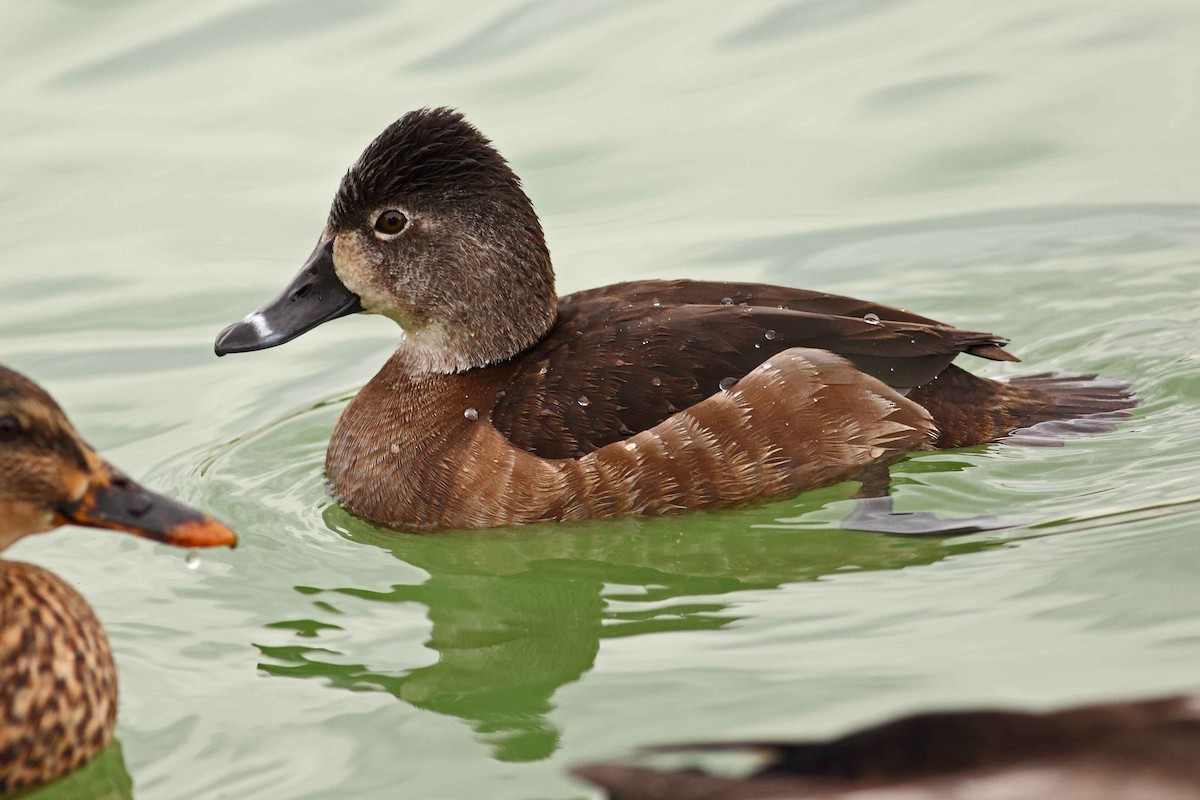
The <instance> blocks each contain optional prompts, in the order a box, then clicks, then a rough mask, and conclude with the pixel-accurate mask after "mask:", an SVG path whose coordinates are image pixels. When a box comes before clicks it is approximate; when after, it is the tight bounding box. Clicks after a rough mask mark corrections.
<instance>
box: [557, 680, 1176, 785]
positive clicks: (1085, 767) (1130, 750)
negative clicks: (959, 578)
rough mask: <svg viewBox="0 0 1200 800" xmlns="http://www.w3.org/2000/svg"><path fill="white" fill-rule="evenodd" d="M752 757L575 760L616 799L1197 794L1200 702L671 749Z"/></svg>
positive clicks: (923, 720)
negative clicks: (672, 761) (691, 765)
mask: <svg viewBox="0 0 1200 800" xmlns="http://www.w3.org/2000/svg"><path fill="white" fill-rule="evenodd" d="M652 750H653V751H658V752H673V753H679V752H686V751H696V752H710V753H712V752H716V753H732V752H751V753H754V754H756V755H758V757H759V759H760V766H759V768H758V769H756V770H754V771H752V772H751V773H749V774H747V775H744V776H734V775H729V774H723V775H722V774H714V773H711V772H707V771H705V770H701V769H655V768H651V767H642V766H632V765H629V764H625V763H601V764H591V765H585V766H580V767H576V768H575V769H574V770H572V771H573V772H574V774H575V775H576V776H577V777H579V778H582V779H583V780H585V781H588V782H589V783H592V784H593V785H596V786H598V787H600V788H601V789H602V790H603V791H604V792H605V795H606V796H607V797H608V798H609V800H700V798H703V800H743V799H744V800H749V798H768V797H769V798H774V799H775V800H800V798H823V799H824V800H838V799H839V798H844V799H845V800H851V798H860V799H861V800H867V798H870V800H937V798H943V799H945V800H949V798H954V800H991V798H1000V797H1003V798H1005V800H1067V798H1079V800H1083V799H1084V798H1086V800H1127V799H1128V798H1134V797H1154V798H1159V800H1169V799H1170V798H1178V800H1183V798H1189V799H1194V798H1196V797H1200V698H1198V697H1197V696H1195V695H1187V694H1184V695H1176V696H1169V697H1158V698H1153V699H1149V700H1123V701H1118V702H1110V703H1098V704H1089V705H1082V706H1075V707H1071V708H1066V709H1062V710H1058V711H1052V712H1046V713H1034V712H1024V711H1012V710H1007V709H970V710H964V711H947V712H937V713H923V714H914V715H910V716H906V717H902V718H899V719H896V720H893V721H891V722H887V723H884V724H881V725H876V726H873V727H868V728H863V729H861V730H857V731H854V732H852V733H849V734H847V735H845V736H841V737H838V738H835V739H830V740H827V741H819V742H786V741H775V742H721V743H709V744H699V745H670V746H666V747H660V748H652Z"/></svg>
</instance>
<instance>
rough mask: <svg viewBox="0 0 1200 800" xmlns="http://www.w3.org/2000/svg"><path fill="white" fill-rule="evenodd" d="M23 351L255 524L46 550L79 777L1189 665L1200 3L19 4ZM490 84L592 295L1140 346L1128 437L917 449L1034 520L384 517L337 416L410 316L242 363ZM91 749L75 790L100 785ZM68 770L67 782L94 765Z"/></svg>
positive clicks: (1095, 693)
mask: <svg viewBox="0 0 1200 800" xmlns="http://www.w3.org/2000/svg"><path fill="white" fill-rule="evenodd" d="M0 19H2V20H3V21H4V24H3V25H0V175H3V176H4V177H3V180H0V212H2V214H0V220H2V221H0V297H3V299H4V304H3V308H4V314H3V315H2V316H0V348H2V349H0V361H2V362H3V363H5V364H8V365H10V366H12V367H14V368H17V369H19V370H21V371H24V372H26V373H28V374H29V375H31V376H32V377H35V378H36V379H38V380H39V381H41V382H42V383H43V384H44V385H46V386H47V387H48V388H49V389H50V390H51V391H52V392H53V393H54V394H55V395H56V396H57V397H58V398H59V399H60V400H61V401H62V403H63V404H64V405H65V406H66V407H67V408H68V409H69V410H70V413H71V415H72V418H73V419H74V421H75V422H76V424H77V425H78V426H79V427H80V428H81V429H82V431H83V432H84V434H85V435H86V436H87V437H88V438H89V439H90V440H91V441H92V442H93V443H94V444H96V445H97V446H98V447H100V448H101V449H103V450H104V451H105V452H106V453H108V454H109V455H110V456H111V457H112V459H113V460H114V461H115V462H117V463H118V464H120V465H122V466H123V467H124V468H125V469H127V470H128V471H130V472H132V473H134V474H135V475H139V476H142V477H144V478H145V479H146V480H147V481H148V482H149V483H151V484H152V485H154V486H156V487H158V488H160V489H163V490H165V491H168V492H170V493H172V494H174V495H176V496H178V497H181V498H183V499H186V500H188V501H191V502H193V503H196V504H198V505H201V506H203V507H205V508H207V509H209V510H211V511H212V512H213V513H215V514H217V515H219V516H221V517H222V518H224V519H225V520H227V521H228V522H229V523H231V525H232V526H233V527H234V528H236V529H237V530H238V531H239V532H240V534H241V536H242V545H241V547H239V548H238V549H237V550H236V551H234V552H206V553H204V555H203V564H202V566H201V567H200V568H199V569H198V570H195V571H191V570H188V569H187V568H186V567H185V564H184V557H183V553H181V552H178V551H174V550H171V549H169V548H166V547H164V546H159V545H154V544H152V543H149V542H146V541H142V540H137V539H133V538H131V537H123V536H118V535H113V534H105V533H101V532H85V531H80V530H64V531H61V532H57V533H54V534H50V535H46V536H42V537H38V538H36V539H34V540H29V541H25V542H22V543H21V544H19V545H18V546H17V547H15V548H13V551H12V553H11V555H12V556H13V557H17V558H22V559H26V560H30V561H35V562H38V563H40V564H43V565H46V566H49V567H51V568H52V569H54V570H55V571H56V572H58V573H59V574H60V575H62V576H64V577H65V578H66V579H67V580H69V581H70V582H72V583H73V584H75V585H77V586H78V587H79V588H80V589H81V590H82V591H83V593H84V594H85V596H86V597H87V598H88V599H89V600H90V601H91V603H92V604H93V606H94V607H95V608H96V610H97V612H98V613H99V615H100V617H101V618H102V619H103V620H104V622H105V624H106V626H107V628H108V631H109V635H110V638H111V639H112V642H113V645H114V648H115V650H116V657H117V662H118V666H119V669H120V677H121V691H122V696H121V714H120V724H119V728H118V738H119V741H120V749H119V750H113V751H110V752H109V753H108V754H106V756H105V759H104V761H102V762H100V763H99V764H97V765H95V768H93V769H89V770H88V771H87V772H86V773H83V774H81V775H79V776H77V778H76V779H75V782H74V785H73V786H71V785H64V786H62V787H56V788H55V789H52V790H50V791H49V792H47V793H46V794H45V796H46V797H50V796H55V795H56V794H57V795H58V796H64V797H65V796H93V795H96V794H98V793H100V792H101V791H105V792H110V793H111V795H112V796H116V797H120V796H123V795H126V794H128V792H129V789H128V784H129V782H130V781H131V782H132V786H133V789H132V793H133V795H134V796H136V797H138V798H192V797H204V798H215V797H229V798H242V797H272V798H273V797H278V798H316V797H330V798H332V797H355V798H392V797H397V796H403V797H413V798H483V797H486V798H500V799H505V798H512V799H513V800H516V799H518V798H521V799H524V798H539V799H540V800H547V799H550V798H553V799H554V800H567V798H585V797H589V796H592V795H590V794H589V790H588V789H587V788H586V787H584V786H582V785H580V784H577V783H574V782H573V781H571V780H570V779H569V778H568V777H567V776H566V769H567V767H568V766H569V765H571V764H576V763H580V762H585V761H590V760H596V759H603V758H612V757H619V756H624V755H627V754H629V753H630V752H631V751H632V750H633V749H634V748H636V747H637V746H639V745H643V744H651V743H660V742H666V741H672V740H680V739H689V740H695V739H706V738H728V737H760V736H817V735H825V734H828V733H833V732H837V731H842V730H845V729H847V728H848V727H850V726H852V725H856V724H861V723H865V722H873V721H878V720H881V719H883V718H885V717H888V716H890V715H893V714H896V713H901V712H905V711H910V710H913V709H919V708H921V709H923V708H932V707H954V706H961V705H964V704H976V703H989V704H991V703H1001V704H1011V705H1020V706H1028V707H1046V706H1053V705H1058V704H1063V703H1068V702H1073V701H1082V700H1092V699H1099V698H1110V697H1119V696H1127V695H1146V694H1153V693H1161V692H1166V691H1174V690H1178V689H1181V688H1186V687H1195V686H1196V685H1197V674H1196V664H1197V663H1198V662H1200V581H1198V580H1197V571H1198V569H1200V538H1198V530H1200V480H1198V479H1200V466H1198V464H1197V458H1198V456H1200V101H1198V98H1200V49H1198V48H1197V47H1196V46H1195V43H1196V42H1197V41H1200V8H1197V6H1196V4H1195V3H1194V2H1191V1H1190V0H1180V2H1170V1H1169V0H1156V1H1155V2H1142V3H1137V4H1134V3H1124V2H1094V1H1093V0H1088V1H1087V2H1084V1H1083V0H1078V1H1076V2H1055V3H1048V2H1038V1H1036V0H1022V1H1019V2H1010V3H994V2H985V1H984V0H977V1H976V2H953V1H952V0H942V1H938V0H927V1H924V2H922V1H919V0H908V1H905V0H805V1H802V2H763V3H745V4H731V3H694V2H683V1H682V0H680V2H636V3H635V2H628V3H618V2H603V1H601V0H571V1H570V2H567V0H562V1H561V2H555V1H553V0H532V1H528V2H523V3H516V2H504V3H482V2H480V3H473V4H470V3H468V4H463V3H456V4H447V3H439V4H432V3H414V2H404V3H386V2H382V1H379V2H377V1H375V0H347V1H344V2H340V3H330V2H326V0H297V1H295V2H283V0H267V1H266V2H256V3H249V2H230V0H224V2H212V3H185V2H181V1H180V0H142V1H141V2H124V1H122V0H96V1H95V2H66V1H65V0H61V1H60V2H50V0H45V2H26V1H25V0H0ZM442 104H449V105H454V106H457V107H459V108H461V109H462V110H463V111H465V112H466V113H467V114H468V116H469V118H471V119H472V120H474V121H475V122H476V123H477V124H479V125H480V126H481V127H482V128H483V129H484V130H485V131H486V132H487V133H488V134H489V135H490V136H491V137H493V138H494V139H495V141H496V142H497V143H498V145H499V146H500V147H501V149H502V151H503V152H504V153H505V154H506V155H507V156H508V157H509V158H510V160H511V161H512V163H513V164H514V166H515V167H516V169H517V171H518V172H519V173H520V174H521V175H522V176H523V178H524V179H525V183H526V187H527V189H528V191H529V193H530V194H531V196H532V197H533V199H534V202H535V203H536V205H537V207H538V209H539V212H540V213H541V215H542V219H543V222H544V225H545V228H546V232H547V235H548V238H549V242H550V245H551V248H552V251H553V254H554V257H555V262H556V265H557V269H558V274H559V283H560V287H561V288H562V289H563V290H564V291H571V290H575V289H581V288H586V287H590V286H594V285H599V284H601V283H607V282H611V281H616V280H621V279H631V278H651V277H698V278H734V279H742V280H762V281H771V282H777V283H783V284H789V285H797V286H804V287H808V288H819V289H825V290H830V291H835V292H842V293H847V294H854V295H859V296H864V297H870V298H873V299H877V300H880V301H883V302H888V303H893V304H896V305H901V306H905V307H908V308H912V309H914V310H917V311H919V312H920V313H924V314H928V315H931V316H933V317H936V318H939V319H943V320H945V321H947V322H951V323H956V324H959V325H961V326H964V327H967V328H972V329H983V330H995V331H997V332H999V333H1003V334H1005V335H1007V336H1010V337H1011V338H1012V339H1013V346H1012V350H1013V351H1014V352H1015V353H1017V354H1019V355H1020V356H1021V357H1022V358H1023V359H1024V363H1023V364H1018V365H1002V366H1001V365H993V364H982V363H979V364H972V365H971V366H972V368H975V369H978V370H979V371H982V372H986V373H988V374H1017V373H1019V372H1021V371H1042V370H1046V369H1071V370H1081V371H1084V370H1086V371H1098V372H1102V373H1104V374H1106V375H1111V376H1115V377H1120V378H1124V379H1126V380H1129V381H1131V382H1132V383H1133V384H1134V386H1135V387H1136V389H1137V391H1138V392H1139V394H1140V395H1141V397H1142V401H1143V402H1142V406H1141V407H1140V408H1139V409H1138V410H1137V413H1136V415H1135V418H1134V419H1133V420H1131V421H1130V422H1128V423H1127V424H1124V425H1122V426H1121V428H1120V430H1119V431H1117V432H1116V433H1113V434H1109V435H1105V436H1098V437H1095V438H1091V439H1082V440H1077V441H1072V442H1069V443H1068V444H1067V445H1066V446H1064V447H1059V448H1030V447H999V446H996V447H988V448H978V449H973V450H970V451H965V452H951V453H936V454H925V455H922V456H920V457H917V458H912V459H909V460H907V461H905V462H904V463H902V464H901V465H900V466H899V467H898V468H897V469H896V475H897V486H898V488H897V498H898V500H897V503H898V506H899V507H900V508H902V509H905V510H922V511H933V512H936V513H938V514H942V515H946V516H956V515H976V514H992V515H996V516H1001V517H1004V518H1006V519H1013V520H1025V521H1026V524H1025V525H1023V526H1020V527H1016V528H1014V529H1012V530H1008V531H1004V532H1000V533H994V534H989V535H977V536H973V537H967V538H962V539H954V540H922V541H913V540H903V539H895V538H884V537H878V536H872V535H867V534H856V533H847V532H843V531H839V530H837V528H836V523H837V521H838V520H839V519H840V518H842V517H843V516H845V514H847V513H848V511H849V507H850V503H849V502H848V498H849V495H850V494H851V492H852V490H853V488H854V487H852V486H849V485H846V486H838V487H833V488H830V489H827V490H823V491H820V492H814V493H810V494H808V495H805V496H802V497H799V498H796V499H794V500H789V501H787V502H782V503H777V504H773V505H769V506H762V507H758V508H754V509H750V510H744V511H735V512H728V513H698V514H690V515H686V516H681V517H675V518H670V519H659V520H633V519H631V520H619V521H614V522H604V523H589V524H581V525H572V526H554V525H546V526H540V527H532V528H526V529H518V530H505V531H499V532H491V533H464V534H449V535H445V536H438V537H418V536H407V535H398V534H393V533H387V532H383V531H378V530H374V529H372V528H371V527H370V526H367V525H365V524H363V523H362V522H359V521H356V520H355V519H353V518H351V517H349V516H348V515H346V514H345V513H343V512H342V511H340V510H339V509H337V508H336V507H335V506H333V505H332V504H331V501H330V500H329V499H328V498H327V497H326V495H325V492H324V489H323V485H322V477H321V464H322V457H323V453H324V448H325V443H326V440H327V439H328V436H329V433H330V430H331V428H332V425H333V423H334V420H335V419H336V417H337V415H338V413H339V412H340V410H341V409H342V408H343V407H344V405H345V402H346V400H347V398H348V397H349V396H350V395H352V394H353V392H354V391H355V389H356V388H357V387H358V386H360V385H361V384H362V383H364V382H365V381H366V380H367V379H368V378H369V377H370V376H371V375H372V374H373V373H374V371H375V370H376V369H377V368H378V367H379V366H380V365H381V364H382V363H383V361H384V360H385V358H386V357H387V355H388V354H389V353H390V351H391V349H392V348H393V347H394V346H395V343H396V341H397V338H398V335H399V332H398V330H397V329H395V328H394V327H393V326H391V325H390V323H387V322H386V321H384V320H381V319H379V318H354V319H347V320H340V321H338V322H336V323H333V324H330V325H328V326H324V327H322V328H320V329H319V330H316V331H314V332H312V333H310V334H308V335H306V336H305V337H303V338H301V339H300V340H298V341H296V342H293V343H291V344H289V345H287V346H285V347H282V348H279V349H276V350H271V351H269V352H263V353H255V354H249V355H243V356H233V357H229V358H226V359H222V360H220V361H218V360H217V359H216V358H215V357H214V356H213V354H212V350H211V343H212V339H213V337H214V335H215V334H216V332H217V331H218V330H219V329H220V328H221V327H223V326H224V325H225V324H227V323H228V322H231V321H233V320H235V319H237V318H239V317H241V316H242V315H243V314H244V313H246V312H247V311H249V310H250V309H252V308H254V307H255V306H257V305H258V304H259V303H260V302H262V301H263V300H265V299H267V298H268V297H270V296H272V295H273V294H274V293H275V292H276V291H278V289H279V288H280V287H281V286H282V285H283V283H284V282H285V281H286V280H287V279H288V278H289V277H290V276H291V275H292V274H293V272H294V271H295V269H296V268H297V267H298V266H299V264H300V262H301V261H302V259H303V258H304V257H305V256H306V255H307V253H308V251H309V250H310V248H311V245H312V242H313V241H314V239H315V238H316V236H317V234H318V233H319V230H320V228H321V226H322V225H323V223H324V218H325V214H326V211H327V209H328V203H329V200H330V198H331V196H332V193H333V191H334V188H335V187H336V185H337V181H338V180H339V178H340V176H341V174H342V173H343V172H344V170H345V169H346V167H347V166H348V165H349V164H350V162H351V161H352V160H353V159H354V158H355V157H356V156H357V154H358V153H359V151H360V150H361V148H362V147H363V146H364V145H365V144H366V143H367V142H368V141H369V140H370V139H371V138H372V137H373V136H374V135H375V134H376V133H377V132H378V131H379V130H380V129H382V127H383V126H384V125H385V124H387V123H388V122H390V121H391V120H393V119H394V118H395V117H397V116H399V115H400V114H401V113H403V112H404V111H406V110H408V109H411V108H415V107H418V106H423V105H442ZM81 787H82V788H81ZM72 791H74V792H76V794H75V795H71V794H69V793H70V792H72Z"/></svg>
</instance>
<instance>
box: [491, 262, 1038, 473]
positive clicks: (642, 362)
mask: <svg viewBox="0 0 1200 800" xmlns="http://www.w3.org/2000/svg"><path fill="white" fill-rule="evenodd" d="M726 300H728V301H729V302H725V301H726ZM1004 344H1005V340H1004V339H1001V338H999V337H997V336H995V335H994V334H990V333H980V332H975V331H963V330H959V329H956V328H951V327H949V326H946V325H942V324H941V323H938V322H935V321H933V320H929V319H926V318H924V317H918V316H916V315H915V314H910V313H909V312H906V311H903V310H900V309H894V308H890V307H888V306H881V305H877V304H874V303H867V302H865V301H861V300H855V299H853V298H847V297H841V296H839V295H829V294H823V293H817V292H806V291H802V290H796V289H786V288H783V287H775V286H760V285H757V284H743V283H710V282H699V281H641V282H636V283H626V284H616V285H613V286H606V287H603V288H601V289H593V290H589V291H586V292H580V293H577V294H573V295H568V296H566V297H563V298H562V299H561V300H560V301H559V318H558V322H557V323H556V325H555V327H554V328H553V329H551V331H550V333H549V334H547V336H546V337H545V338H543V339H542V340H541V341H540V342H539V343H538V344H537V345H535V346H534V347H533V348H531V349H529V350H527V351H525V352H524V353H522V354H521V355H520V356H519V357H518V358H517V359H515V360H514V362H511V364H510V368H511V369H512V370H513V371H512V373H511V377H510V379H509V380H508V382H507V384H506V385H505V386H504V387H503V389H502V390H501V392H500V393H499V395H498V397H497V400H496V402H495V404H494V406H493V407H492V409H491V421H492V424H493V425H494V426H495V427H496V428H497V429H498V430H499V431H500V432H501V433H503V434H504V435H505V436H506V437H507V438H508V439H509V440H510V441H511V442H512V443H513V444H515V445H517V446H518V447H520V448H522V449H525V450H528V451H530V452H533V453H535V454H536V455H538V456H541V457H543V458H572V457H579V456H581V455H584V454H586V453H590V452H592V451H593V450H596V449H598V448H600V447H603V446H604V445H606V444H611V443H612V442H617V441H621V440H624V439H626V438H628V437H630V436H632V435H634V434H636V433H639V432H641V431H644V430H647V429H649V428H652V427H654V426H655V425H657V424H659V423H660V422H662V421H663V420H665V419H667V418H668V417H669V416H671V415H672V414H674V413H676V412H677V411H680V410H682V409H685V408H688V407H690V406H692V405H695V404H696V403H699V402H700V401H702V400H704V399H705V398H706V397H709V396H711V395H713V394H715V393H717V392H719V391H721V390H722V386H729V385H731V384H732V383H733V382H735V381H737V380H739V379H741V378H742V377H743V376H745V375H746V374H747V373H749V372H750V371H751V370H752V369H754V368H755V367H757V366H759V365H760V364H762V363H763V362H764V361H766V360H768V359H769V358H771V357H772V356H774V355H776V354H777V353H779V352H781V351H783V350H786V349H788V348H792V347H808V348H815V349H820V350H826V351H828V352H832V353H836V354H837V355H840V356H843V357H844V358H846V359H847V360H849V361H850V362H851V363H852V364H854V366H855V367H857V368H858V369H859V370H861V371H862V372H864V373H867V374H869V375H871V376H873V377H875V378H878V379H879V380H881V381H883V382H884V383H886V384H888V385H889V386H892V387H893V388H895V389H897V390H899V391H901V393H903V392H905V391H907V390H908V389H910V388H912V387H914V386H920V385H922V384H924V383H926V382H928V381H930V380H932V379H933V378H935V377H937V375H938V374H940V373H941V372H942V370H944V369H945V368H946V367H947V366H949V364H950V362H951V361H953V360H954V358H955V357H956V356H958V354H959V353H963V352H969V353H972V354H975V355H980V356H981V357H984V358H991V359H997V360H1015V359H1014V358H1013V357H1012V356H1010V355H1009V354H1008V353H1006V352H1005V351H1004V350H1003V349H1002V348H1003V345H1004Z"/></svg>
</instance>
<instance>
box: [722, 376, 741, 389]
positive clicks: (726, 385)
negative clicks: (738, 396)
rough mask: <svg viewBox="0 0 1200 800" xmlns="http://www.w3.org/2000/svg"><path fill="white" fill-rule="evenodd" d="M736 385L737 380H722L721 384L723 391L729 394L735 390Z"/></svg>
mask: <svg viewBox="0 0 1200 800" xmlns="http://www.w3.org/2000/svg"><path fill="white" fill-rule="evenodd" d="M735 383H737V378H722V379H721V383H720V386H721V391H722V392H728V391H729V390H730V389H732V388H733V385H734V384H735Z"/></svg>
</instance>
